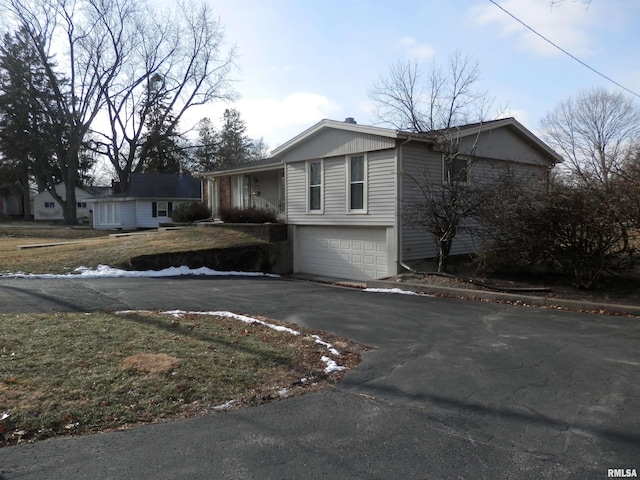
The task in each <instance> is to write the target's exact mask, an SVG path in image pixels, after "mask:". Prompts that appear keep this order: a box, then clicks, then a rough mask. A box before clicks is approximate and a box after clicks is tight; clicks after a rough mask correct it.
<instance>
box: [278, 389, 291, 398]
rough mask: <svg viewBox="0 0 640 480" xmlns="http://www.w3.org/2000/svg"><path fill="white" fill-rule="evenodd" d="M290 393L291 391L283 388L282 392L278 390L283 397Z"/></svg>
mask: <svg viewBox="0 0 640 480" xmlns="http://www.w3.org/2000/svg"><path fill="white" fill-rule="evenodd" d="M288 393H289V390H287V389H286V388H281V389H280V390H278V395H280V396H281V397H284V396H286V395H287V394H288Z"/></svg>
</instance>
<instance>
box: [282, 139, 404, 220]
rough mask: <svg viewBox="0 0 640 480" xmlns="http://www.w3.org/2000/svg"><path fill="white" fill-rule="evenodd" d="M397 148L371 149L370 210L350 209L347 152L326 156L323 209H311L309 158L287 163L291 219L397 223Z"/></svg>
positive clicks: (369, 166) (289, 218) (368, 207)
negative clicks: (348, 208) (309, 197)
mask: <svg viewBox="0 0 640 480" xmlns="http://www.w3.org/2000/svg"><path fill="white" fill-rule="evenodd" d="M395 165H396V162H395V149H388V150H384V151H378V152H368V153H367V213H347V192H348V185H347V172H346V157H345V156H344V155H341V156H336V157H331V158H325V159H324V160H323V212H322V213H315V212H313V213H307V181H306V162H304V161H301V162H293V163H288V164H287V165H286V168H287V175H286V182H287V223H291V224H299V225H353V226H356V225H361V226H374V225H389V226H392V225H395V214H396V196H397V195H396V179H397V174H396V166H395Z"/></svg>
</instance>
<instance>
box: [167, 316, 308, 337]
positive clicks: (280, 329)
mask: <svg viewBox="0 0 640 480" xmlns="http://www.w3.org/2000/svg"><path fill="white" fill-rule="evenodd" d="M162 313H164V314H167V315H173V316H181V315H213V316H216V317H225V318H233V319H234V320H239V321H241V322H244V323H259V324H260V325H264V326H265V327H269V328H272V329H274V330H276V331H278V332H286V333H290V334H291V335H300V332H298V331H296V330H293V329H292V328H289V327H283V326H281V325H274V324H272V323H268V322H264V321H262V320H258V319H257V318H251V317H247V316H245V315H238V314H237V313H233V312H224V311H220V312H187V311H183V310H170V311H167V312H162Z"/></svg>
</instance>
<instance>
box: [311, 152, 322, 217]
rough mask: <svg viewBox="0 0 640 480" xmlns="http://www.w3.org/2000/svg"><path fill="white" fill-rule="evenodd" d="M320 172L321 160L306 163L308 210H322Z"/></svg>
mask: <svg viewBox="0 0 640 480" xmlns="http://www.w3.org/2000/svg"><path fill="white" fill-rule="evenodd" d="M322 173H323V172H322V160H316V161H313V162H309V163H307V179H308V185H309V193H308V194H309V203H308V207H309V211H310V212H322Z"/></svg>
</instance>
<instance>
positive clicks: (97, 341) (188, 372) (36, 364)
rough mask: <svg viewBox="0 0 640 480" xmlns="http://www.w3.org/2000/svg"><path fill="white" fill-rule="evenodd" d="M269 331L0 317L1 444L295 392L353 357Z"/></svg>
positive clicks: (126, 316)
mask: <svg viewBox="0 0 640 480" xmlns="http://www.w3.org/2000/svg"><path fill="white" fill-rule="evenodd" d="M253 320H258V321H259V322H264V323H257V322H255V321H253ZM247 322H252V323H247ZM276 324H277V322H274V321H272V320H267V319H247V318H246V317H244V318H243V317H237V316H235V317H234V316H229V315H227V316H225V314H224V313H218V314H215V315H214V314H211V313H209V314H195V313H191V314H188V313H173V314H172V313H161V312H146V311H136V312H125V313H112V312H105V313H91V314H82V313H52V314H20V315H1V316H0V332H1V334H0V419H1V420H0V445H12V444H16V443H21V442H26V441H35V440H39V439H43V438H47V437H51V436H58V435H69V434H85V433H93V432H104V431H109V430H114V429H122V428H127V427H129V426H132V425H136V424H144V423H150V422H157V421H164V420H168V419H176V418H183V417H190V416H195V415H199V414H205V413H210V412H213V411H216V410H219V409H227V408H236V407H241V406H246V405H255V404H259V403H263V402H267V401H272V400H274V399H280V398H284V397H289V396H294V395H299V394H301V393H304V392H307V391H310V390H314V389H317V388H320V387H324V386H327V385H329V384H332V383H334V382H337V381H338V380H339V379H340V378H341V377H342V374H343V373H344V371H345V370H344V369H342V367H344V368H345V369H349V368H352V367H354V366H355V365H356V364H357V363H358V361H359V353H360V352H361V351H362V350H363V349H362V347H361V346H359V345H357V344H354V343H353V342H350V341H348V340H345V339H341V338H337V337H333V336H331V335H328V334H324V333H320V335H321V339H320V337H317V336H313V335H317V334H318V332H311V331H308V330H305V329H302V328H301V327H298V326H294V327H291V328H293V330H294V331H292V330H291V329H290V327H284V328H282V325H280V324H278V325H276ZM295 332H298V334H296V333H295ZM327 343H329V344H330V345H327ZM336 350H337V351H336Z"/></svg>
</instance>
